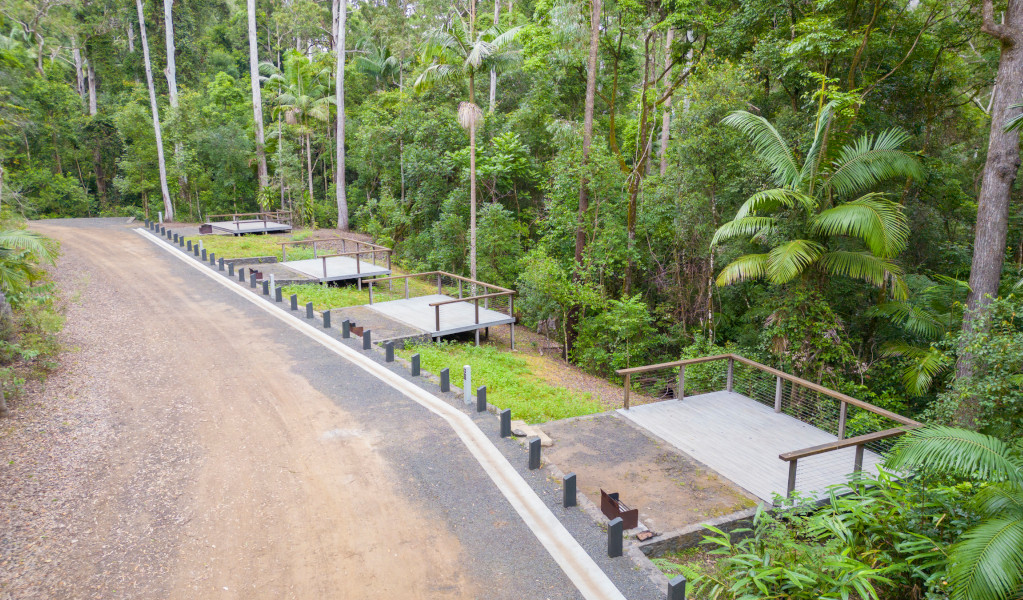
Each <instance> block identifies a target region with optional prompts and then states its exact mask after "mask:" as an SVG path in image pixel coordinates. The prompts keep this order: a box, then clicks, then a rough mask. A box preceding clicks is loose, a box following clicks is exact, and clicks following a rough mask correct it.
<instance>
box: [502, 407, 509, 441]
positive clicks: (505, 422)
mask: <svg viewBox="0 0 1023 600" xmlns="http://www.w3.org/2000/svg"><path fill="white" fill-rule="evenodd" d="M510 436H511V409H510V408H506V409H504V410H502V411H501V437H503V438H506V437H510Z"/></svg>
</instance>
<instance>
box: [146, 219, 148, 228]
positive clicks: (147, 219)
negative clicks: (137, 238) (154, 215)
mask: <svg viewBox="0 0 1023 600" xmlns="http://www.w3.org/2000/svg"><path fill="white" fill-rule="evenodd" d="M146 227H149V219H146Z"/></svg>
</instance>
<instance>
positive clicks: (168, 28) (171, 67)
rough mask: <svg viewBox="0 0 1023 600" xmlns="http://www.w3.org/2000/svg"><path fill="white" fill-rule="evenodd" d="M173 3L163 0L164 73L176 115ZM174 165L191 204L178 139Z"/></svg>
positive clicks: (172, 107) (179, 185) (184, 197)
mask: <svg viewBox="0 0 1023 600" xmlns="http://www.w3.org/2000/svg"><path fill="white" fill-rule="evenodd" d="M173 4H174V0H163V20H164V28H163V30H164V40H165V41H166V43H167V69H166V70H165V71H164V75H165V76H166V77H167V92H168V93H167V96H168V98H169V100H170V107H171V114H173V115H174V116H175V117H177V116H178V113H179V110H180V108H179V104H178V70H177V66H176V61H175V56H174V55H175V53H176V52H177V50H176V46H175V44H174V16H173V13H172V10H171V9H172V7H173ZM174 165H175V166H176V167H177V169H178V188H180V189H179V190H178V191H179V193H180V194H181V196H182V198H183V199H184V200H185V201H188V202H189V206H191V205H192V204H191V201H189V196H188V175H187V174H186V173H185V166H184V160H183V155H182V152H181V142H180V141H178V140H174Z"/></svg>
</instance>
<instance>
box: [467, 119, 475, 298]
mask: <svg viewBox="0 0 1023 600" xmlns="http://www.w3.org/2000/svg"><path fill="white" fill-rule="evenodd" d="M469 273H470V279H472V280H474V281H475V280H476V122H475V120H474V121H473V123H472V125H471V126H470V127H469ZM473 295H475V292H474V293H473Z"/></svg>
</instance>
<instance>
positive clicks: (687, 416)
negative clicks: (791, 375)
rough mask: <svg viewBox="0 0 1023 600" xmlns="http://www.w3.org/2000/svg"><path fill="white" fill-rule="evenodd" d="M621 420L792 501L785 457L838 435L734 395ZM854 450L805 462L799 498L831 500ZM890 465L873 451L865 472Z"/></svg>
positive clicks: (658, 405)
mask: <svg viewBox="0 0 1023 600" xmlns="http://www.w3.org/2000/svg"><path fill="white" fill-rule="evenodd" d="M618 413H619V414H620V415H621V416H623V417H625V418H627V419H629V420H631V421H632V422H634V423H636V424H637V425H639V426H641V427H643V428H644V429H646V430H648V431H649V432H651V433H653V434H654V435H656V436H658V437H659V438H661V439H663V440H664V441H666V442H668V443H669V444H671V445H672V446H675V447H676V448H678V449H679V450H681V451H682V452H684V453H686V454H688V455H689V456H692V457H693V458H695V459H696V460H698V461H700V462H702V463H703V464H705V465H707V466H708V467H710V468H711V469H713V470H714V471H717V472H718V473H720V474H721V475H723V476H724V477H726V478H728V479H729V480H731V481H733V482H734V483H736V484H737V485H738V486H740V487H742V488H743V489H745V490H747V491H749V492H750V493H752V494H754V495H755V496H757V497H758V498H760V499H762V500H765V501H768V502H770V501H771V500H772V499H773V497H774V495H775V494H779V495H781V496H785V495H786V491H787V490H786V485H787V481H788V472H789V468H788V463H787V462H785V461H783V460H780V459H779V458H778V455H780V454H783V453H786V452H791V451H794V450H799V449H802V448H807V447H811V446H817V445H819V444H827V443H830V442H834V441H835V436H834V435H833V434H830V433H828V432H826V431H823V430H820V429H817V428H816V427H814V426H813V425H809V424H807V423H804V422H802V421H800V420H798V419H796V418H794V417H791V416H788V415H786V414H783V413H776V412H775V411H774V410H773V409H772V408H771V407H769V406H766V405H764V404H761V403H759V402H757V401H755V400H752V399H750V398H747V397H746V396H743V395H742V394H737V393H734V392H725V391H721V392H711V393H709V394H700V395H698V396H687V397H686V398H685V399H684V400H666V401H663V402H654V403H652V404H644V405H641V406H633V407H632V408H630V409H628V410H624V409H622V410H619V411H618ZM854 453H855V449H854V448H843V449H839V450H835V451H832V452H827V453H823V454H818V455H816V456H809V457H806V458H802V459H800V461H799V473H798V478H797V479H796V488H795V489H796V491H798V492H802V493H804V494H813V493H816V494H823V493H824V492H825V490H826V489H827V488H828V486H831V485H835V484H841V483H844V482H845V481H847V477H848V475H849V474H850V473H852V471H853V463H854ZM881 462H882V459H881V457H880V456H878V455H877V454H875V453H873V452H871V451H869V450H867V451H865V452H864V456H863V470H864V471H866V472H867V473H876V468H877V465H878V464H880V463H881Z"/></svg>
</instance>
